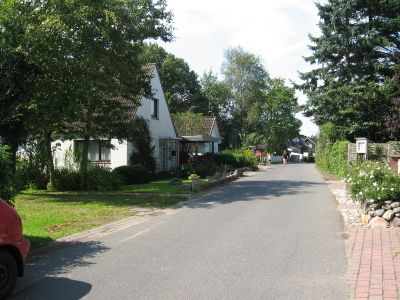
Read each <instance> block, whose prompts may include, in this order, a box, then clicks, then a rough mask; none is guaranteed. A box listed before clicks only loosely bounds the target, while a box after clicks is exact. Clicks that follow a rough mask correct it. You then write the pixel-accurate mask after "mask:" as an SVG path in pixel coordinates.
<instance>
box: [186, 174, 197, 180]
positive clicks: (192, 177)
mask: <svg viewBox="0 0 400 300" xmlns="http://www.w3.org/2000/svg"><path fill="white" fill-rule="evenodd" d="M197 178H200V176H199V175H197V174H190V176H189V177H188V179H189V180H193V179H197Z"/></svg>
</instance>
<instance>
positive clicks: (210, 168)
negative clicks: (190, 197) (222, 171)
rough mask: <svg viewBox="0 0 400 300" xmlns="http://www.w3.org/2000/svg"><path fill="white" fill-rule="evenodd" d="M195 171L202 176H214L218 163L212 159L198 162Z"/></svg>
mask: <svg viewBox="0 0 400 300" xmlns="http://www.w3.org/2000/svg"><path fill="white" fill-rule="evenodd" d="M193 167H194V170H195V173H196V174H198V175H199V176H200V177H201V178H206V177H207V176H212V175H214V174H215V172H216V171H217V165H216V164H215V163H214V162H211V161H203V162H198V163H196V164H194V165H193Z"/></svg>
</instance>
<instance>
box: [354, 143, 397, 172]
mask: <svg viewBox="0 0 400 300" xmlns="http://www.w3.org/2000/svg"><path fill="white" fill-rule="evenodd" d="M362 158H364V156H363V154H358V153H357V147H356V144H355V143H352V144H349V146H348V149H347V159H348V160H349V161H356V160H357V159H362ZM367 159H382V160H386V161H387V162H388V163H389V164H390V166H391V168H392V169H393V171H395V172H398V171H399V167H398V163H399V159H400V146H399V144H393V143H385V144H383V143H368V153H367Z"/></svg>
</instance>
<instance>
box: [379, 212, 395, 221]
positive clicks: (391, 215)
mask: <svg viewBox="0 0 400 300" xmlns="http://www.w3.org/2000/svg"><path fill="white" fill-rule="evenodd" d="M382 218H384V219H385V220H386V221H390V220H391V219H393V218H394V212H393V210H388V211H387V212H385V213H384V214H383V216H382Z"/></svg>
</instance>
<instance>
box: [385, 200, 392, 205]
mask: <svg viewBox="0 0 400 300" xmlns="http://www.w3.org/2000/svg"><path fill="white" fill-rule="evenodd" d="M392 202H393V201H392V200H388V201H385V204H389V205H390V204H392Z"/></svg>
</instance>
